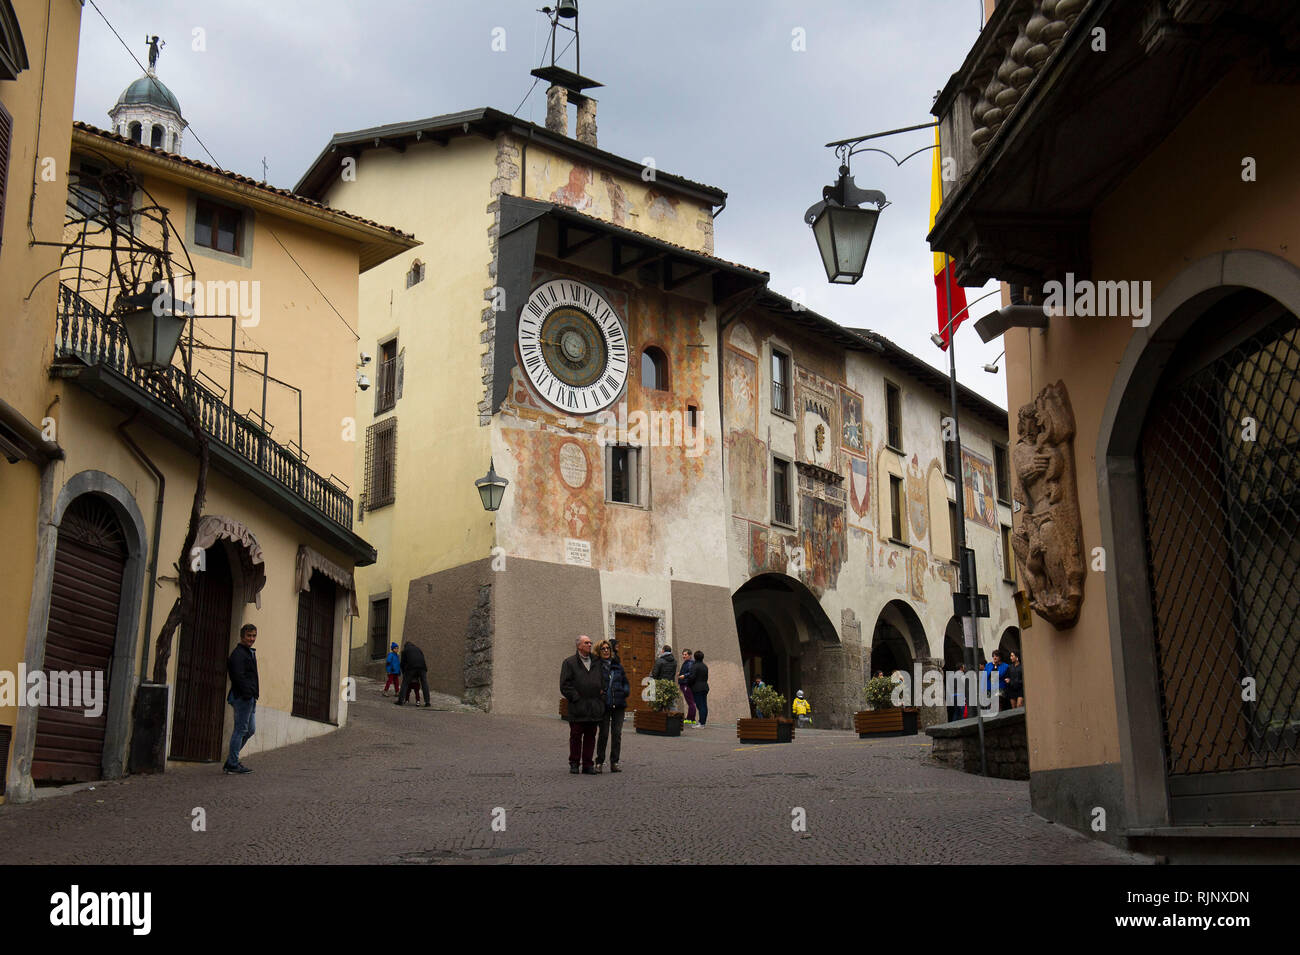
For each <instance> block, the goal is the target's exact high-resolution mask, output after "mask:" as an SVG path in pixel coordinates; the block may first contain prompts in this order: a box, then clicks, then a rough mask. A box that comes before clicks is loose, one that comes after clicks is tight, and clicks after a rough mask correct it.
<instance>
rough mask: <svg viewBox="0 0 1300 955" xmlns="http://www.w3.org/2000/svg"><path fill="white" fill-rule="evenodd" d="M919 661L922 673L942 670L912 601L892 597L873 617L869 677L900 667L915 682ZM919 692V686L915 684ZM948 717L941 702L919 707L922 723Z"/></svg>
mask: <svg viewBox="0 0 1300 955" xmlns="http://www.w3.org/2000/svg"><path fill="white" fill-rule="evenodd" d="M917 665H920V668H921V673H922V676H923V678H924V674H925V673H927V672H929V671H931V670H939V671H940V673H942V670H943V660H942V658H935V657H933V656H932V655H931V652H930V641H929V638H927V637H926V635H925V625H924V624H922V623H921V618H920V616H918V615H917V612H916V611H915V610H914V609H913V608H912V606H911V604H909V603H907V602H906V601H904V600H891V601H890V602H889V603H887V604H885V606H884V607H882V608H881V610H880V613H879V615H878V616H877V617H876V626H875V630H874V631H873V632H872V637H871V665H870V669H869V670H868V673H867V676H868V678H870V677H872V676H875V675H876V673H878V672H883V673H884V675H885V676H889V675H890V674H891V673H892V672H894V671H895V670H902V671H903V672H904V673H906V674H907V678H908V680H909V681H911V683H912V684H915V683H916V667H917ZM914 690H915V691H916V692H917V693H918V694H919V692H920V690H921V687H920V686H919V685H916V686H914ZM946 720H947V712H946V710H945V707H943V706H928V707H922V708H921V718H920V725H921V726H923V727H924V726H933V725H935V724H937V723H943V722H946Z"/></svg>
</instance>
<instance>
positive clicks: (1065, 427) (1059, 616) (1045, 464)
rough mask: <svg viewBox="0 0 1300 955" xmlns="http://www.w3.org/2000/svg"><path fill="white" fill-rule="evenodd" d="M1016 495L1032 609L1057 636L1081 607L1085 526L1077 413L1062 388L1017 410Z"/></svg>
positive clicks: (1015, 543)
mask: <svg viewBox="0 0 1300 955" xmlns="http://www.w3.org/2000/svg"><path fill="white" fill-rule="evenodd" d="M1019 418H1020V420H1019V423H1018V426H1017V428H1018V438H1017V440H1016V446H1015V450H1014V451H1013V452H1012V467H1011V472H1012V479H1013V481H1014V486H1013V490H1012V493H1013V495H1014V497H1015V500H1016V502H1017V503H1018V504H1019V505H1020V511H1019V520H1018V521H1017V522H1016V529H1015V533H1014V534H1013V535H1012V537H1011V546H1012V550H1014V551H1015V555H1016V570H1017V572H1018V573H1019V574H1020V579H1021V581H1022V582H1023V585H1024V588H1025V591H1026V592H1027V593H1028V595H1029V604H1030V606H1031V607H1033V608H1034V610H1035V611H1036V612H1037V613H1038V615H1039V616H1040V617H1042V618H1043V619H1044V620H1046V621H1047V622H1048V623H1050V624H1052V625H1053V626H1054V627H1056V628H1057V629H1058V630H1064V629H1066V628H1068V627H1072V626H1074V623H1075V621H1076V620H1078V618H1079V606H1080V604H1082V603H1083V574H1084V564H1083V527H1082V523H1081V520H1080V517H1079V490H1078V485H1077V483H1076V477H1075V469H1074V412H1073V410H1072V409H1071V408H1070V397H1069V395H1068V394H1067V393H1066V390H1065V383H1064V382H1061V381H1058V382H1057V383H1056V384H1054V385H1048V386H1047V387H1046V388H1044V389H1043V390H1042V391H1041V392H1039V393H1038V397H1037V398H1035V399H1034V401H1033V403H1032V404H1027V405H1024V406H1023V407H1021V409H1020V416H1019Z"/></svg>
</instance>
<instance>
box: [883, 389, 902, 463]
mask: <svg viewBox="0 0 1300 955" xmlns="http://www.w3.org/2000/svg"><path fill="white" fill-rule="evenodd" d="M902 398H903V396H902V392H900V391H899V390H898V385H895V384H891V383H890V382H888V381H887V382H885V417H886V418H887V419H888V424H889V434H888V435H887V436H886V437H887V440H888V441H889V447H890V448H892V449H893V450H895V451H902V450H903V401H902Z"/></svg>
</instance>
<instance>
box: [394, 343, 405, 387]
mask: <svg viewBox="0 0 1300 955" xmlns="http://www.w3.org/2000/svg"><path fill="white" fill-rule="evenodd" d="M396 374H397V383H396V384H395V385H394V391H393V395H394V398H396V399H400V398H401V397H402V379H403V378H404V377H405V375H406V349H405V348H403V349H402V350H401V351H400V352H398V353H397V372H396Z"/></svg>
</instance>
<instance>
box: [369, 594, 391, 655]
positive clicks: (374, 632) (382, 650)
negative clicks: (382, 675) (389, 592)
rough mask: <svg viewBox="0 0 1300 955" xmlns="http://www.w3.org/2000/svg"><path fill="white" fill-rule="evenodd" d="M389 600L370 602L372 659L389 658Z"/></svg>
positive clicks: (385, 598)
mask: <svg viewBox="0 0 1300 955" xmlns="http://www.w3.org/2000/svg"><path fill="white" fill-rule="evenodd" d="M389 642H390V641H389V639H388V598H387V597H384V598H382V599H380V600H372V601H370V659H372V660H382V659H384V658H385V657H387V656H388V644H389Z"/></svg>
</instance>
